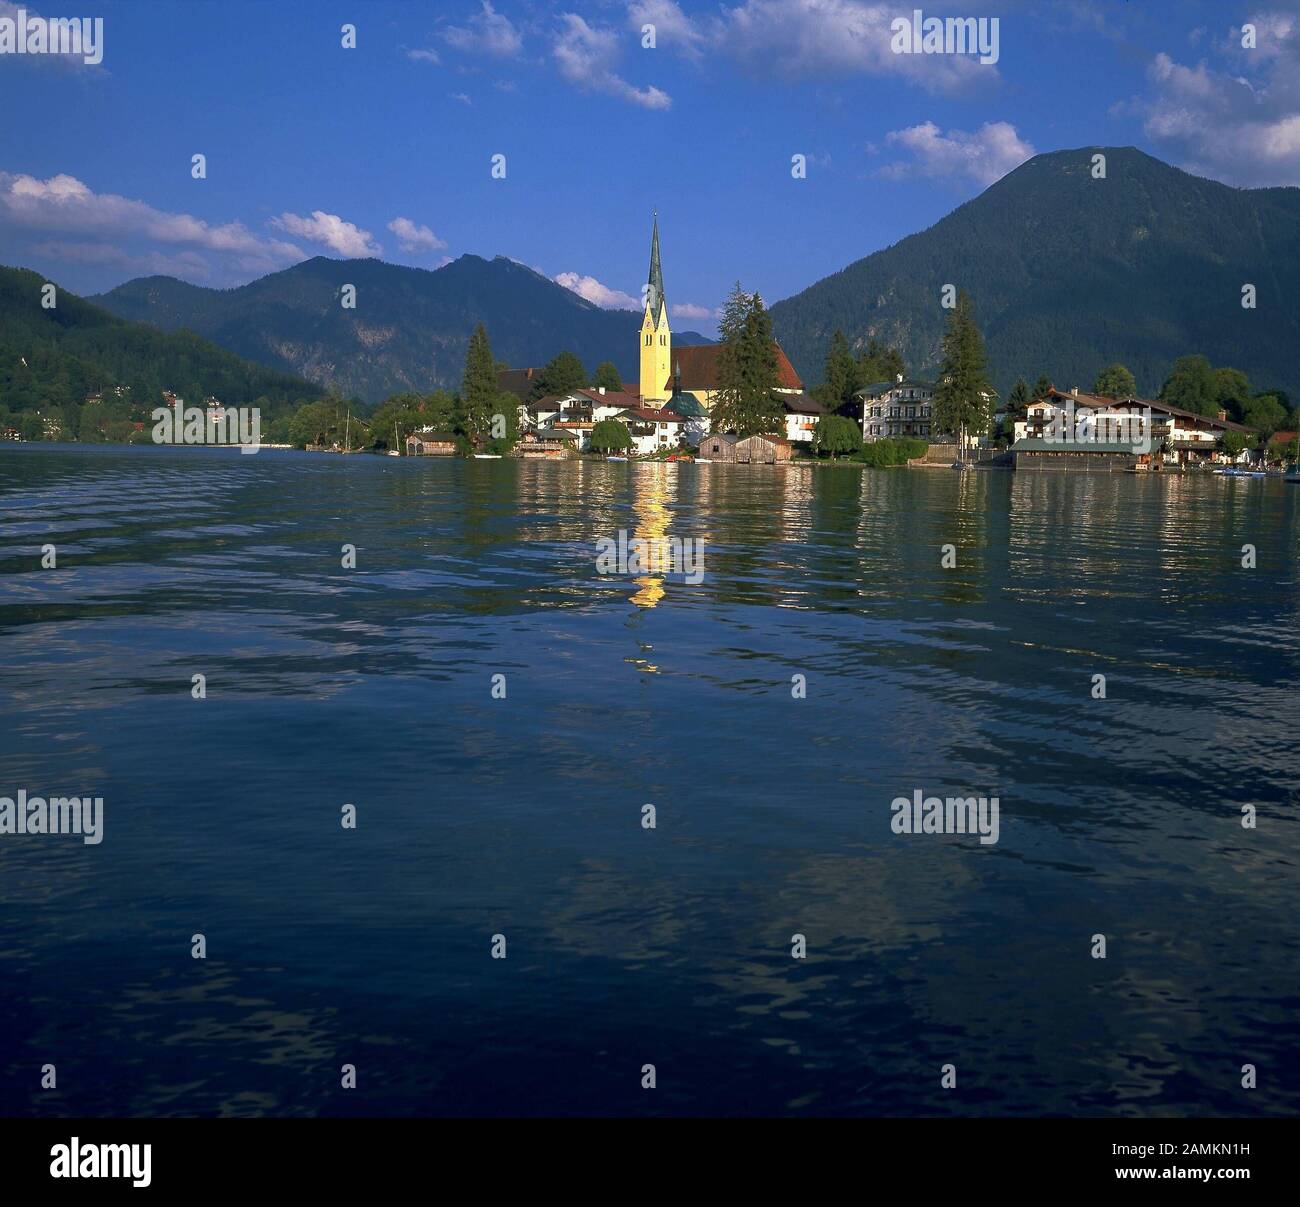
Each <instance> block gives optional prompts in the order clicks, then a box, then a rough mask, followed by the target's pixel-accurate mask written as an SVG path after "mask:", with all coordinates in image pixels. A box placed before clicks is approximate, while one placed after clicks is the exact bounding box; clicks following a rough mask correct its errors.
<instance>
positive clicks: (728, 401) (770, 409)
mask: <svg viewBox="0 0 1300 1207" xmlns="http://www.w3.org/2000/svg"><path fill="white" fill-rule="evenodd" d="M737 288H738V289H739V286H737ZM718 377H719V381H720V387H721V388H720V389H719V391H718V395H717V397H716V398H715V399H714V402H713V415H712V418H713V430H714V431H715V432H735V433H736V434H737V435H739V436H752V435H755V434H756V433H760V432H779V431H782V430H783V429H784V427H785V413H784V411H783V410H782V408H781V403H780V401H779V400H778V398H777V396H776V393H775V391H776V385H777V359H776V341H775V340H774V339H773V338H772V319H771V316H770V315H769V314H768V313H767V311H766V309H764V307H763V299H762V298H761V297H759V296H758V294H753V295H752V296H750V298H749V304H748V306H747V307H746V310H745V318H744V322H743V323H742V324H741V325H740V326H739V327H737V328H735V329H734V330H733V333H732V335H731V337H730V338H729V339H728V340H727V341H726V342H725V343H724V344H723V345H722V351H721V352H720V353H719V354H718Z"/></svg>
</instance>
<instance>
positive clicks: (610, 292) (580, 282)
mask: <svg viewBox="0 0 1300 1207" xmlns="http://www.w3.org/2000/svg"><path fill="white" fill-rule="evenodd" d="M555 283H556V284H557V285H563V286H564V288H565V289H571V290H573V292H574V293H576V294H577V295H578V296H579V297H583V298H586V299H587V301H589V302H592V303H594V304H595V305H597V306H599V307H601V309H603V310H640V309H641V299H640V298H634V297H633V296H632V295H631V294H630V293H624V292H623V291H622V290H619V289H610V287H609V286H608V285H602V284H601V283H600V282H599V281H598V280H596V278H595V277H584V276H580V275H579V274H578V273H576V272H562V273H559V274H557V275H556V277H555Z"/></svg>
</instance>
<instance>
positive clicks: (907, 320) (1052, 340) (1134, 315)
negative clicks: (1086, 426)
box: [772, 147, 1300, 398]
mask: <svg viewBox="0 0 1300 1207" xmlns="http://www.w3.org/2000/svg"><path fill="white" fill-rule="evenodd" d="M1094 154H1104V155H1105V157H1106V178H1105V179H1104V180H1097V179H1093V177H1092V157H1093V155H1094ZM948 283H951V284H954V285H956V286H957V287H958V288H961V289H965V290H967V291H968V292H969V293H970V295H971V298H972V300H973V301H974V304H975V318H976V321H977V322H978V323H979V325H980V327H981V329H982V330H983V332H984V336H985V340H986V345H987V348H988V352H989V364H990V368H991V370H992V376H993V378H994V384H995V385H996V387H997V388H998V390H999V392H1000V393H1001V394H1002V396H1003V397H1004V398H1005V397H1006V395H1007V392H1008V391H1009V390H1010V388H1011V385H1012V384H1013V383H1014V381H1015V378H1016V377H1017V376H1021V375H1023V376H1024V377H1025V378H1027V379H1028V381H1029V382H1030V383H1031V384H1032V383H1033V382H1034V380H1035V379H1036V378H1037V377H1038V376H1039V375H1040V374H1043V373H1046V374H1047V376H1049V377H1050V378H1052V379H1053V380H1054V381H1055V382H1056V384H1057V385H1058V386H1061V387H1062V388H1064V389H1070V388H1072V387H1074V386H1079V387H1080V388H1082V389H1085V390H1086V389H1088V388H1089V387H1091V385H1092V381H1093V378H1094V377H1095V375H1096V373H1097V371H1098V370H1099V369H1101V368H1103V367H1104V366H1105V365H1108V364H1110V363H1112V362H1114V361H1120V362H1122V363H1124V364H1126V365H1127V366H1128V367H1129V368H1130V369H1131V370H1132V371H1133V373H1134V375H1135V376H1136V378H1137V383H1138V390H1139V392H1140V393H1143V394H1146V395H1148V396H1149V395H1150V394H1152V393H1153V392H1154V391H1157V390H1158V389H1159V388H1160V386H1161V384H1162V382H1163V381H1164V378H1165V376H1166V375H1167V374H1168V371H1169V367H1170V365H1171V363H1172V362H1173V361H1174V360H1175V359H1176V358H1177V357H1179V356H1183V355H1186V354H1190V353H1203V354H1204V355H1206V356H1208V357H1209V358H1210V360H1211V362H1212V363H1213V364H1214V365H1216V366H1231V367H1233V368H1237V369H1241V370H1243V371H1244V372H1246V373H1247V374H1248V375H1249V377H1250V379H1251V382H1252V384H1253V385H1254V386H1255V387H1256V388H1263V387H1268V386H1280V387H1282V388H1284V389H1286V390H1288V391H1291V392H1292V394H1293V396H1295V395H1300V359H1297V357H1296V355H1295V350H1296V348H1297V347H1300V308H1298V307H1297V306H1296V302H1295V299H1296V298H1297V297H1300V189H1295V188H1265V189H1234V188H1229V187H1228V186H1227V185H1223V184H1219V183H1217V182H1215V181H1212V180H1203V179H1201V178H1200V177H1197V176H1191V175H1188V174H1187V173H1186V172H1182V171H1179V170H1178V169H1177V168H1172V167H1170V166H1169V165H1168V164H1165V163H1161V162H1160V161H1159V160H1158V159H1153V158H1152V157H1151V156H1149V155H1145V154H1143V153H1142V152H1141V151H1138V150H1137V149H1136V148H1134V147H1086V148H1082V149H1080V150H1077V151H1056V152H1052V153H1051V154H1046V155H1038V156H1035V157H1034V158H1033V159H1031V160H1029V161H1027V162H1026V163H1024V164H1022V165H1021V166H1020V167H1018V168H1016V170H1015V171H1013V172H1011V173H1009V174H1008V175H1007V176H1004V177H1003V178H1002V179H1001V180H999V181H998V182H997V183H996V184H994V185H992V186H991V187H990V188H988V189H987V190H985V191H984V192H983V193H981V194H980V196H978V197H976V198H975V199H974V200H972V201H969V202H967V203H966V204H965V205H963V206H961V207H959V208H958V209H956V210H954V211H953V212H952V213H951V214H949V215H948V216H947V217H946V218H944V219H942V220H941V221H939V222H937V223H935V225H934V226H932V227H930V228H929V229H928V230H925V231H922V232H921V233H919V234H916V235H911V236H909V237H908V238H906V239H903V240H902V241H901V242H899V243H896V244H894V245H893V246H892V247H889V248H886V249H885V250H883V251H878V252H875V253H874V254H872V255H870V256H867V257H866V258H865V259H862V260H858V261H856V262H854V263H853V264H850V265H849V266H848V267H847V268H845V269H843V270H842V271H840V272H838V273H835V274H834V275H833V276H830V277H827V278H825V279H824V280H822V281H818V282H817V283H816V284H815V285H811V286H809V288H807V289H805V290H804V291H803V292H802V293H799V294H796V295H795V296H794V297H791V298H787V299H786V300H784V301H782V302H778V303H777V304H776V305H774V306H773V307H772V321H773V328H774V330H775V332H776V336H777V339H778V340H779V341H780V343H781V346H782V347H783V348H784V349H785V351H786V354H787V355H788V356H789V357H790V359H791V360H792V361H793V362H794V364H795V367H796V368H797V369H798V370H799V372H800V374H802V375H803V377H804V379H805V380H806V381H820V380H821V378H822V376H823V372H822V367H823V362H824V360H825V356H826V349H827V345H828V344H829V342H830V338H831V336H832V334H833V333H834V331H835V329H836V328H837V327H838V328H841V329H842V330H843V331H844V333H845V335H846V336H848V338H849V342H850V343H851V344H853V345H861V344H864V343H865V342H866V341H867V340H868V339H869V338H871V337H873V336H874V337H876V338H878V339H880V340H882V341H884V342H885V343H888V344H896V345H897V346H898V347H899V348H900V350H901V351H902V352H903V354H904V357H905V358H906V360H907V363H908V366H909V368H910V370H911V371H912V372H914V373H917V374H919V375H929V374H933V372H934V371H935V369H936V368H937V365H938V363H939V341H940V337H941V335H942V332H943V326H944V317H945V315H946V311H944V310H942V309H941V308H940V305H939V299H940V291H941V289H942V288H943V286H944V285H945V284H948ZM1246 284H1253V285H1255V286H1256V288H1257V290H1258V306H1257V308H1256V309H1254V310H1247V309H1243V307H1242V304H1241V299H1242V286H1243V285H1246Z"/></svg>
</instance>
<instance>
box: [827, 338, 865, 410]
mask: <svg viewBox="0 0 1300 1207" xmlns="http://www.w3.org/2000/svg"><path fill="white" fill-rule="evenodd" d="M856 388H857V365H856V364H855V363H854V361H853V353H851V352H850V351H849V341H848V340H846V339H845V338H844V332H843V331H836V332H835V334H834V335H833V336H831V346H830V348H829V350H828V351H827V353H826V372H825V378H824V384H823V387H822V390H821V395H822V398H821V401H822V402H824V403H826V405H827V406H829V407H831V408H832V409H833V408H835V407H839V406H842V405H843V404H844V403H846V402H848V401H849V400H850V399H851V398H852V397H853V391H854V390H855V389H856Z"/></svg>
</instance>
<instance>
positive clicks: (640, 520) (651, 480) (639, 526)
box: [632, 465, 677, 608]
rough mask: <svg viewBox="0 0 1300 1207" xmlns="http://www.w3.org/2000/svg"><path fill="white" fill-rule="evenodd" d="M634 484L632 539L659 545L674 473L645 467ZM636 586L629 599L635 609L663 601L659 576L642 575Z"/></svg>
mask: <svg viewBox="0 0 1300 1207" xmlns="http://www.w3.org/2000/svg"><path fill="white" fill-rule="evenodd" d="M635 482H636V487H637V496H636V498H635V499H634V500H633V501H632V510H633V511H634V512H635V513H636V530H635V532H633V534H632V536H633V538H641V539H644V540H647V541H651V542H653V543H654V544H655V545H659V544H661V543H662V541H663V540H664V538H666V537H667V536H668V525H669V523H670V522H671V520H672V513H671V512H669V510H668V507H667V503H668V501H669V499H670V497H671V495H672V493H673V488H674V487H675V486H676V482H677V471H676V469H670V468H669V467H668V466H667V465H652V466H647V467H645V468H644V469H642V470H640V471H639V472H637V473H636V475H635ZM636 583H637V587H638V588H639V590H638V591H637V592H636V594H635V595H633V596H632V602H633V603H634V604H636V606H637V607H638V608H653V607H654V606H655V604H657V603H658V602H659V601H660V600H661V599H663V597H664V576H663V575H662V574H647V575H643V576H642V577H641V578H638V579H637V580H636Z"/></svg>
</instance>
